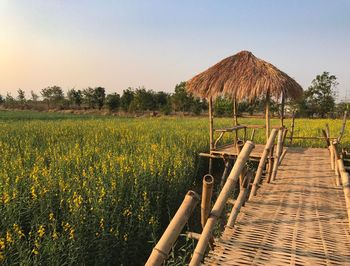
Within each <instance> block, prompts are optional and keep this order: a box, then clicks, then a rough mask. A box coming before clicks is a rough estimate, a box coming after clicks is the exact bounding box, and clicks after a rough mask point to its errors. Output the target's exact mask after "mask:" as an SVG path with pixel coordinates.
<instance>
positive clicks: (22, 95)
mask: <svg viewBox="0 0 350 266" xmlns="http://www.w3.org/2000/svg"><path fill="white" fill-rule="evenodd" d="M17 93H18V95H17V100H18V101H19V102H20V103H24V102H25V101H26V96H25V92H24V91H23V90H22V89H18V90H17Z"/></svg>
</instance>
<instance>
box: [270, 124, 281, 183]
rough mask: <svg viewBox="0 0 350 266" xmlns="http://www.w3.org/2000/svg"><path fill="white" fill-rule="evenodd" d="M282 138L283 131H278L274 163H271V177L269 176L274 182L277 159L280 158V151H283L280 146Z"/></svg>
mask: <svg viewBox="0 0 350 266" xmlns="http://www.w3.org/2000/svg"><path fill="white" fill-rule="evenodd" d="M282 138H283V129H280V130H279V131H278V137H277V148H276V157H275V161H274V163H273V169H272V176H271V180H272V181H274V180H275V179H276V175H277V169H278V162H279V158H280V154H281V149H283V146H282V141H283V139H282Z"/></svg>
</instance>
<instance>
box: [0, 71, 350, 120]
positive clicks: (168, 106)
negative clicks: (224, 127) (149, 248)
mask: <svg viewBox="0 0 350 266" xmlns="http://www.w3.org/2000/svg"><path fill="white" fill-rule="evenodd" d="M337 85H338V82H337V78H336V76H334V75H331V74H330V73H329V72H323V73H322V74H320V75H317V76H316V78H315V79H314V80H313V81H312V83H311V85H310V86H309V88H308V89H307V90H306V91H304V93H303V97H302V98H301V99H299V100H297V101H289V102H287V103H286V113H291V112H294V113H296V115H297V116H299V117H335V116H339V115H341V113H343V112H344V111H345V110H347V109H348V106H349V103H346V102H340V103H336V87H337ZM185 86H186V83H185V82H181V83H179V84H177V85H176V86H175V88H174V92H173V93H167V92H164V91H159V92H155V91H153V90H149V89H146V88H144V87H140V88H127V89H125V90H123V93H122V94H121V95H120V94H118V93H116V92H114V93H110V94H107V93H106V90H105V88H103V87H95V88H90V87H89V88H86V89H82V90H80V89H75V88H73V89H70V90H68V91H67V93H66V94H65V93H64V91H63V89H62V88H61V87H59V86H50V87H47V88H44V89H42V90H41V91H40V95H38V94H36V93H35V92H34V91H31V92H30V95H29V97H26V94H25V92H24V91H23V90H22V89H18V91H17V96H16V97H13V96H12V95H11V94H10V93H7V95H6V96H2V95H0V105H2V106H3V107H4V108H8V109H11V108H21V109H35V110H48V109H83V110H87V109H97V110H102V109H107V110H109V111H111V112H124V113H144V112H153V113H154V112H156V113H158V112H160V113H163V114H165V115H168V114H171V113H178V112H181V113H192V114H195V115H199V114H201V113H202V112H206V111H207V110H208V103H207V101H206V100H205V99H200V98H197V97H194V96H193V95H191V94H189V93H187V92H186V89H185ZM270 106H271V111H272V113H274V114H275V115H277V114H278V113H279V112H280V101H279V100H278V99H272V100H271V104H270ZM264 108H265V100H264V99H263V98H260V99H259V98H258V99H255V100H253V101H250V102H247V101H243V102H240V103H238V105H237V112H238V114H242V113H247V114H250V115H254V114H256V113H261V112H263V111H264ZM214 112H215V115H216V116H232V114H233V102H232V99H230V98H225V97H219V98H217V99H216V100H215V102H214Z"/></svg>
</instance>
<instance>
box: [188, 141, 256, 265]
mask: <svg viewBox="0 0 350 266" xmlns="http://www.w3.org/2000/svg"><path fill="white" fill-rule="evenodd" d="M253 149H254V143H253V142H251V141H247V142H246V143H245V145H244V147H243V149H242V151H241V152H240V154H239V155H238V158H237V160H236V162H235V164H234V166H233V168H232V171H231V173H230V175H229V177H228V178H227V181H226V183H225V185H224V187H223V188H222V190H221V192H220V194H219V196H218V198H217V200H216V202H215V204H214V206H213V209H212V210H211V212H210V214H209V217H208V220H207V222H206V224H205V226H204V228H203V231H202V234H201V237H200V239H199V241H198V243H197V246H196V248H195V250H194V253H193V256H192V259H191V262H190V264H189V265H191V266H194V265H195V266H197V265H199V264H200V262H201V261H202V259H203V257H204V253H205V250H206V249H207V246H208V243H209V240H210V239H211V236H212V231H213V229H214V227H215V224H216V222H217V220H218V218H219V217H220V215H221V213H222V211H223V209H224V207H225V205H226V202H227V200H228V198H229V197H230V194H231V193H232V191H233V188H234V187H235V185H236V183H237V180H238V177H239V175H240V173H241V172H242V170H243V168H244V166H245V163H246V162H247V160H248V158H249V155H250V153H251V151H252V150H253Z"/></svg>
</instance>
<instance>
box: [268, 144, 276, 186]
mask: <svg viewBox="0 0 350 266" xmlns="http://www.w3.org/2000/svg"><path fill="white" fill-rule="evenodd" d="M274 149H275V146H272V147H271V150H270V154H269V162H268V165H267V167H266V173H267V178H266V183H270V182H271V176H272V168H273V167H272V166H273V163H274V161H275V159H274V157H273V152H274Z"/></svg>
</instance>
